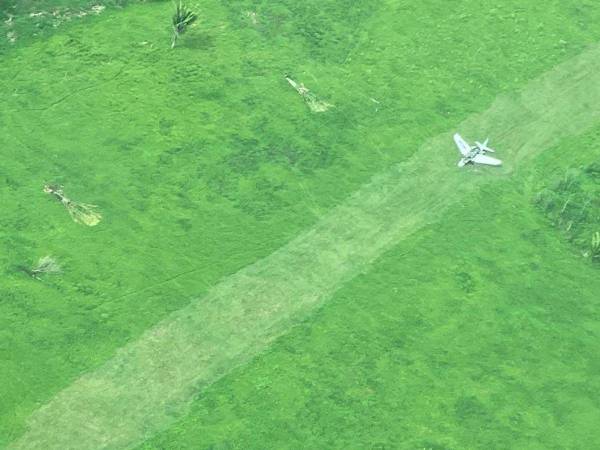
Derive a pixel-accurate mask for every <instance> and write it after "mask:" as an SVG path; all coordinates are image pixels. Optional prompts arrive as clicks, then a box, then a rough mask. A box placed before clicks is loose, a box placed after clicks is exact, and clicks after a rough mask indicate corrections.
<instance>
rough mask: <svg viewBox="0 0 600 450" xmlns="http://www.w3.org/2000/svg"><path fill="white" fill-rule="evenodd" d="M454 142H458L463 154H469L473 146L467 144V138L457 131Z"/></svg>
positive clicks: (457, 144)
mask: <svg viewBox="0 0 600 450" xmlns="http://www.w3.org/2000/svg"><path fill="white" fill-rule="evenodd" d="M454 142H456V146H457V147H458V149H459V150H460V153H461V154H462V155H463V156H467V155H468V154H469V152H470V151H471V147H469V144H467V143H466V142H465V140H464V139H463V138H462V137H460V134H458V133H456V134H455V135H454Z"/></svg>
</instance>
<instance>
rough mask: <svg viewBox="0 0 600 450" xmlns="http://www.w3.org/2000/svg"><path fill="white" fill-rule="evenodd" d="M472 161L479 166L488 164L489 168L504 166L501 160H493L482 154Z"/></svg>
mask: <svg viewBox="0 0 600 450" xmlns="http://www.w3.org/2000/svg"><path fill="white" fill-rule="evenodd" d="M472 161H473V162H474V163H478V164H487V165H488V166H501V165H502V161H500V160H499V159H496V158H492V157H491V156H485V155H482V154H479V155H477V156H475V158H473V160H472Z"/></svg>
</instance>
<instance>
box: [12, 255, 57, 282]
mask: <svg viewBox="0 0 600 450" xmlns="http://www.w3.org/2000/svg"><path fill="white" fill-rule="evenodd" d="M21 270H23V271H24V272H25V273H27V274H28V275H29V276H30V277H32V278H36V279H38V280H39V279H40V276H41V275H44V274H52V273H60V272H61V271H62V270H61V267H60V264H58V262H57V261H56V259H54V258H53V257H52V256H44V257H42V258H40V259H39V260H38V262H37V264H35V265H34V266H33V267H31V268H28V267H21Z"/></svg>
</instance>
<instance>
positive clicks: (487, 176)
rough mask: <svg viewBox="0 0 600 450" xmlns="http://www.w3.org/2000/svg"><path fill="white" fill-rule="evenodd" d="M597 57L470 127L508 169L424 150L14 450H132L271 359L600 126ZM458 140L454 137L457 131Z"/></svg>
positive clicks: (72, 399)
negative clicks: (338, 305)
mask: <svg viewBox="0 0 600 450" xmlns="http://www.w3.org/2000/svg"><path fill="white" fill-rule="evenodd" d="M599 104H600V47H599V46H594V47H591V48H589V49H587V50H586V51H584V52H583V53H582V54H580V55H579V56H577V57H575V58H573V59H571V60H569V61H567V62H565V63H563V64H560V65H558V66H556V67H555V68H554V69H552V70H551V71H550V72H548V73H546V74H545V75H543V76H541V77H539V78H538V79H536V80H534V81H532V82H530V83H528V84H527V85H526V86H525V87H524V89H523V90H522V91H521V92H520V93H514V94H509V95H505V96H501V97H499V98H498V99H497V100H496V101H495V102H494V103H493V105H492V106H491V107H490V108H489V109H488V110H487V111H485V112H483V113H481V114H477V115H475V116H473V117H471V118H469V119H467V120H466V121H465V122H463V123H462V124H461V125H460V126H459V127H458V130H459V131H460V132H461V133H462V134H463V136H465V137H466V138H468V139H469V140H471V141H472V140H474V139H475V138H485V137H486V136H488V135H489V136H490V138H491V142H492V145H493V146H494V147H496V148H497V149H498V150H499V157H501V158H502V159H503V160H504V161H505V164H506V165H505V166H504V168H502V169H500V170H495V169H493V168H477V169H473V168H470V169H469V170H458V169H457V168H456V161H457V160H458V153H457V151H456V149H455V148H454V144H453V142H452V138H451V135H452V132H448V133H445V134H443V135H440V136H437V137H435V138H433V139H431V140H430V141H428V142H427V143H425V144H424V145H423V146H422V147H421V148H420V149H419V150H418V151H417V152H416V153H415V154H414V156H413V157H412V158H411V159H410V160H409V161H407V162H405V163H402V164H398V165H396V166H394V167H392V168H390V170H388V171H386V172H385V173H382V174H379V175H377V176H375V177H374V178H373V179H372V180H371V182H369V183H368V184H367V185H365V186H364V187H362V188H361V189H360V190H359V191H357V192H356V193H354V194H353V195H352V196H351V197H350V198H348V199H347V201H345V202H344V203H343V204H341V205H339V206H338V207H336V208H334V209H333V210H332V211H330V212H329V213H328V214H326V215H325V216H323V218H322V219H321V220H320V221H319V222H318V224H317V225H316V226H315V227H313V228H312V229H310V230H308V231H307V232H305V233H303V234H302V235H300V236H298V237H297V238H296V239H294V240H292V241H291V242H289V243H288V244H287V245H285V246H284V247H282V248H281V249H279V250H278V251H276V252H274V253H273V254H271V255H270V256H268V257H266V258H264V259H262V260H260V261H258V262H256V263H255V264H253V265H251V266H249V267H246V268H245V269H243V270H241V271H239V272H238V273H236V274H234V275H232V276H231V277H229V278H227V279H225V280H223V281H222V282H221V283H220V284H218V285H216V286H215V287H214V288H213V289H212V290H211V291H210V292H209V293H208V294H207V295H206V296H205V297H203V298H200V299H198V300H196V301H194V302H192V303H191V304H190V305H189V306H187V307H185V308H183V309H181V310H179V311H177V312H175V313H173V314H172V315H170V316H169V317H168V318H166V319H165V320H163V321H162V322H160V323H159V324H157V325H156V326H155V327H153V328H152V329H150V330H148V331H147V332H145V333H144V334H143V335H142V337H141V338H140V339H138V340H137V341H135V342H132V343H130V344H129V345H127V346H125V347H123V348H121V349H120V350H119V351H118V352H117V354H116V355H115V356H114V357H113V358H112V359H110V360H109V361H107V362H106V363H105V364H104V365H103V366H102V367H100V368H98V369H97V370H95V371H92V372H90V373H87V374H85V375H83V376H82V377H81V378H79V379H78V380H76V381H75V382H73V383H72V384H71V385H70V386H69V387H67V388H66V389H64V390H63V391H62V392H60V393H58V394H57V395H56V396H55V397H54V398H53V399H52V400H51V401H50V402H49V403H48V404H46V405H45V406H43V407H41V408H40V409H39V410H37V411H36V412H35V413H33V414H32V415H31V417H30V418H29V420H28V430H27V431H26V432H25V433H24V435H23V436H22V437H21V438H20V439H18V440H17V441H15V442H14V443H13V444H12V445H11V446H9V448H11V449H48V450H49V449H60V450H67V449H77V450H85V449H105V448H111V449H112V448H126V447H129V446H132V445H135V444H136V443H139V442H141V441H143V440H144V439H145V438H148V437H150V436H151V435H153V434H154V433H156V432H157V431H159V430H161V429H163V428H165V427H166V426H168V425H169V424H171V423H172V422H173V421H175V420H176V419H177V418H178V417H179V416H181V415H182V414H184V413H185V412H186V410H187V406H188V404H189V402H191V400H192V399H193V398H194V396H195V395H197V394H198V392H200V391H201V389H202V388H204V387H206V386H207V385H209V384H210V383H213V382H214V381H215V380H217V379H219V378H221V377H222V376H224V375H225V374H227V373H229V372H230V371H231V370H232V369H234V368H235V367H237V366H239V365H241V364H244V363H246V362H248V361H249V360H250V359H252V358H253V357H255V356H256V355H257V354H259V353H260V352H262V351H264V350H265V349H266V348H267V347H268V346H269V345H270V344H271V342H273V341H274V340H275V339H277V338H278V337H279V336H281V335H282V334H284V333H285V332H286V331H287V330H289V328H290V327H291V326H293V325H294V324H296V323H298V321H299V320H301V319H302V318H304V317H306V315H307V314H309V313H310V312H312V311H314V310H315V309H316V308H317V307H318V306H319V305H321V304H322V303H323V301H325V300H326V299H327V298H328V297H330V296H331V295H332V294H333V292H335V291H336V290H337V288H338V287H339V286H341V285H342V284H343V283H345V282H347V281H348V280H350V279H352V278H353V277H354V276H356V275H357V274H358V273H360V272H361V271H365V270H367V268H368V267H369V265H370V264H371V263H372V262H373V261H374V260H376V259H377V258H378V257H379V256H380V255H381V254H382V253H383V252H385V251H386V250H388V249H390V248H391V247H392V246H393V245H395V244H396V243H398V242H399V241H400V240H401V239H403V238H405V237H406V236H408V235H410V234H411V233H413V232H415V231H416V230H418V229H420V228H422V227H423V226H425V225H427V224H429V223H432V222H435V221H437V220H439V219H440V218H441V217H442V216H443V214H444V212H445V211H446V210H447V209H448V208H449V207H451V206H452V205H456V204H457V203H458V202H459V201H460V199H461V198H463V197H464V196H466V195H469V193H471V192H474V191H475V190H476V189H478V187H479V186H480V185H481V184H483V183H491V182H493V181H494V180H497V179H498V178H505V177H506V176H509V175H510V174H511V173H512V172H513V171H514V170H516V169H517V167H518V166H519V165H521V164H523V163H526V162H528V161H530V160H531V159H532V158H533V157H534V156H535V155H536V154H539V153H540V152H541V151H543V150H544V149H547V148H550V147H552V146H553V145H555V144H556V143H558V142H559V141H560V140H561V139H564V138H567V137H569V136H574V135H577V134H580V133H583V132H585V131H586V130H588V129H589V128H590V127H592V126H594V125H595V124H597V123H600V108H598V107H597V106H596V105H599ZM452 131H454V130H452Z"/></svg>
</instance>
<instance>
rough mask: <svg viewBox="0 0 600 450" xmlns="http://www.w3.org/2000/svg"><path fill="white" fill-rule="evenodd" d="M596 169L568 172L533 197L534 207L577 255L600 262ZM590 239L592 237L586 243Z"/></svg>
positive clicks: (598, 168) (599, 193)
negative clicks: (576, 248) (573, 248)
mask: <svg viewBox="0 0 600 450" xmlns="http://www.w3.org/2000/svg"><path fill="white" fill-rule="evenodd" d="M599 174H600V165H598V164H591V165H589V166H588V167H584V168H580V169H569V170H567V171H566V172H565V174H564V175H563V176H562V177H560V178H558V179H557V180H556V181H555V182H553V183H550V185H549V187H547V188H545V189H543V190H542V191H540V192H539V193H538V194H537V196H536V199H535V200H536V201H535V203H536V205H537V207H538V208H539V209H540V210H541V211H542V212H543V213H544V215H545V216H546V217H547V218H548V219H549V220H550V222H551V223H552V225H553V226H554V227H556V228H557V229H558V230H560V231H561V234H563V236H565V238H566V239H567V240H568V241H569V242H571V243H572V244H574V245H575V246H576V247H578V248H579V250H580V251H581V254H582V255H583V256H584V257H586V258H590V259H591V260H592V261H596V262H600V232H598V231H596V230H597V229H598V226H600V177H599V176H598V175H599ZM590 235H591V236H592V238H591V240H590Z"/></svg>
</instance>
